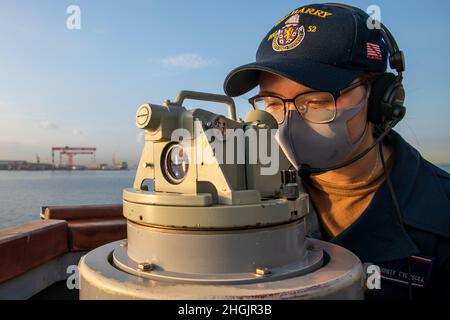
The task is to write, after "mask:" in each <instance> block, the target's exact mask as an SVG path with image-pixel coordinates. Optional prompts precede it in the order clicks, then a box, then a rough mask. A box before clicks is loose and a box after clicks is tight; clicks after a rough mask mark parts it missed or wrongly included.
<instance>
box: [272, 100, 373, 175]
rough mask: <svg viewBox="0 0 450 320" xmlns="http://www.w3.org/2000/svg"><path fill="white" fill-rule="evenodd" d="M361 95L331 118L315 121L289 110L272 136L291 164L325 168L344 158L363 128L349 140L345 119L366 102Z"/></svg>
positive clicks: (361, 138) (350, 151) (347, 119)
mask: <svg viewBox="0 0 450 320" xmlns="http://www.w3.org/2000/svg"><path fill="white" fill-rule="evenodd" d="M367 97H368V95H366V96H365V98H363V99H362V100H361V102H360V103H358V104H357V105H356V106H354V107H351V108H347V109H338V111H337V114H336V118H335V120H334V121H333V122H330V123H326V124H317V123H312V122H309V121H306V120H304V119H303V118H302V117H301V116H300V114H299V113H298V111H297V110H289V112H288V115H287V117H286V121H284V122H283V123H282V124H281V125H280V127H279V129H278V132H277V134H276V136H275V138H276V140H277V142H278V144H279V145H280V147H281V149H282V150H283V152H284V154H285V155H286V157H287V158H288V160H289V161H290V162H291V164H292V165H293V166H294V167H295V168H296V169H297V170H298V169H299V168H300V166H301V165H308V166H310V167H312V168H327V167H331V166H335V165H338V164H340V163H342V162H344V161H345V160H346V159H347V158H348V157H349V156H350V155H351V154H352V153H353V152H354V151H355V150H356V149H357V148H358V147H359V146H360V145H361V143H362V141H363V140H364V138H365V136H366V134H367V131H368V123H367V121H366V127H365V129H364V133H363V134H362V135H361V137H360V138H359V139H358V141H356V142H355V143H351V141H350V135H349V132H348V127H347V122H348V121H349V120H350V119H352V118H353V117H354V116H356V115H357V114H358V113H359V112H362V110H363V109H364V107H365V105H366V102H367Z"/></svg>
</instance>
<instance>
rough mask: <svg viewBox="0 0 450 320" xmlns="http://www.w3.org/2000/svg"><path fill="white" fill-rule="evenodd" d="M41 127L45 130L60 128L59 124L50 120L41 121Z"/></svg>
mask: <svg viewBox="0 0 450 320" xmlns="http://www.w3.org/2000/svg"><path fill="white" fill-rule="evenodd" d="M39 127H40V128H42V129H45V130H53V129H58V126H57V125H56V124H54V123H53V122H50V121H48V120H44V121H41V122H39Z"/></svg>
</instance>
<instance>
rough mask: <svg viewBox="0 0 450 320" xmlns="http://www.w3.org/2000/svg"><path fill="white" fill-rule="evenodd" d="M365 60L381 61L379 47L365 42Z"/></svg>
mask: <svg viewBox="0 0 450 320" xmlns="http://www.w3.org/2000/svg"><path fill="white" fill-rule="evenodd" d="M367 59H369V60H379V61H380V60H383V54H382V53H381V49H380V46H379V45H378V44H376V43H371V42H367Z"/></svg>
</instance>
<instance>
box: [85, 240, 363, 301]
mask: <svg viewBox="0 0 450 320" xmlns="http://www.w3.org/2000/svg"><path fill="white" fill-rule="evenodd" d="M120 243H121V241H118V242H114V243H111V244H107V245H105V246H102V247H99V248H97V249H95V250H93V251H91V252H90V253H89V254H87V255H86V256H84V257H83V258H82V259H81V261H80V265H79V270H80V282H81V290H80V298H81V299H85V300H86V299H156V300H163V299H180V300H184V299H188V300H189V299H352V300H354V299H363V270H362V265H361V263H360V261H359V259H358V258H357V257H356V256H355V255H354V254H352V253H351V252H350V251H348V250H346V249H344V248H341V247H339V246H336V245H333V244H331V243H327V242H323V241H319V240H312V239H308V240H307V241H306V245H307V246H308V247H312V248H314V250H324V251H325V252H326V253H327V254H328V255H329V257H330V259H329V261H328V263H327V264H326V265H325V266H323V267H321V268H319V269H317V270H316V271H313V272H310V273H308V274H305V275H302V276H298V277H292V278H288V279H284V280H278V281H267V282H262V283H250V284H240V285H205V284H189V283H178V282H172V281H155V280H151V279H146V278H144V277H138V276H135V275H133V274H130V273H127V272H124V271H122V270H120V269H118V268H117V267H115V266H113V264H112V263H111V261H112V255H113V251H114V250H115V249H116V248H118V247H119V246H120ZM269 277H270V275H269Z"/></svg>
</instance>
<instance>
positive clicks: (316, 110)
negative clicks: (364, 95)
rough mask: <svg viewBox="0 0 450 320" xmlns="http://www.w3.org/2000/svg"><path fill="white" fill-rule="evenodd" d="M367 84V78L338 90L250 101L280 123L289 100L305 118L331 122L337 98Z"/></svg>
mask: <svg viewBox="0 0 450 320" xmlns="http://www.w3.org/2000/svg"><path fill="white" fill-rule="evenodd" d="M367 84H368V82H367V81H366V80H361V81H358V82H355V83H354V84H352V85H350V86H349V87H347V88H345V89H343V90H341V91H338V92H325V91H308V92H304V93H301V94H299V95H298V96H296V97H295V98H294V99H283V98H281V97H278V96H273V95H257V96H255V97H253V98H250V99H248V102H249V103H250V104H251V105H252V106H253V108H255V109H259V110H265V111H267V112H269V113H270V114H271V115H272V116H273V117H274V118H275V120H276V121H277V122H278V124H282V123H283V122H284V120H285V118H286V109H287V106H286V105H287V103H288V102H293V103H294V105H295V108H296V109H297V111H298V112H299V113H300V116H301V117H302V118H303V119H305V120H307V121H309V122H312V123H330V122H332V121H334V119H336V114H337V107H336V101H337V99H338V98H339V97H340V96H342V95H343V94H345V93H347V92H349V91H351V90H353V89H355V88H357V87H359V86H361V85H367Z"/></svg>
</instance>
